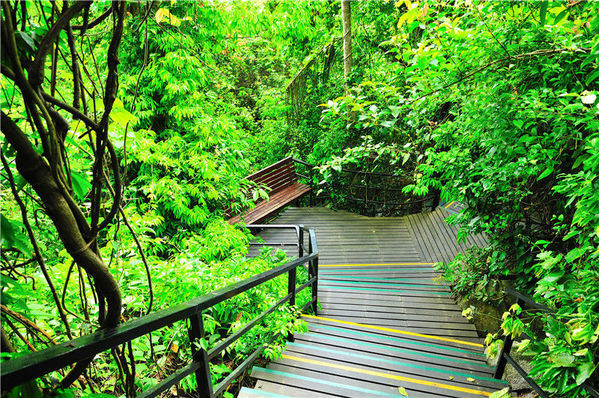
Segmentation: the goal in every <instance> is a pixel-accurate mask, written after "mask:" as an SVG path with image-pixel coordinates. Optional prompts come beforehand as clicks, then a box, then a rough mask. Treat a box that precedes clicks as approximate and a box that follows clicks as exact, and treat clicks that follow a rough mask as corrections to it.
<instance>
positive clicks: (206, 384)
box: [188, 312, 212, 398]
mask: <svg viewBox="0 0 599 398" xmlns="http://www.w3.org/2000/svg"><path fill="white" fill-rule="evenodd" d="M189 321H190V323H191V327H190V328H189V331H188V334H189V341H190V342H191V353H192V355H193V361H194V362H197V363H198V365H199V366H200V367H199V369H198V370H196V372H195V375H196V382H197V384H198V393H199V397H200V398H212V381H211V380H210V361H208V354H207V353H206V350H205V349H203V348H200V349H198V348H196V345H195V342H196V340H199V339H201V338H203V337H204V323H203V322H202V313H201V312H200V313H199V314H196V315H193V316H192V317H190V318H189Z"/></svg>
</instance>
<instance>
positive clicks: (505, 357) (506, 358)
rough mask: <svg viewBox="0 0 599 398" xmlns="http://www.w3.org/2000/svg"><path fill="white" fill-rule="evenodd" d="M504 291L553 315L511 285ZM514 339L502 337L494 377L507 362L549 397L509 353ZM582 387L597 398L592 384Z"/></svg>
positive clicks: (500, 375)
mask: <svg viewBox="0 0 599 398" xmlns="http://www.w3.org/2000/svg"><path fill="white" fill-rule="evenodd" d="M504 292H505V293H507V294H509V295H511V296H513V297H515V298H516V303H517V304H518V305H519V306H520V307H523V306H525V305H527V306H528V307H530V308H532V309H533V310H537V311H539V312H544V313H546V314H548V315H553V314H555V312H554V311H553V310H551V309H550V308H548V307H546V306H544V305H542V304H539V303H537V302H536V301H534V300H533V299H531V298H530V297H528V296H526V295H524V294H522V293H520V292H518V291H517V290H514V289H512V288H511V287H506V288H505V289H504ZM513 343H514V340H513V339H512V336H511V335H507V336H506V337H505V338H504V339H503V347H502V349H501V352H500V353H499V361H498V362H497V367H496V368H495V374H494V377H495V378H496V379H501V378H502V377H503V373H504V372H505V367H506V366H507V364H510V365H511V366H512V367H513V368H514V369H515V370H516V372H518V374H519V375H520V376H521V377H522V378H523V379H524V380H525V381H526V383H528V385H529V386H530V387H531V388H532V389H533V390H534V391H535V392H536V393H537V394H538V395H539V396H540V397H541V398H551V395H549V394H548V393H547V392H545V391H544V390H543V389H542V388H541V387H540V386H539V385H538V384H537V383H536V382H535V380H534V379H533V378H532V377H530V376H529V375H528V373H527V372H526V370H524V369H523V368H522V367H521V366H520V365H519V364H518V363H517V362H516V361H515V360H514V358H512V356H511V355H510V351H511V350H512V346H513ZM582 387H583V388H584V389H585V390H586V392H588V393H589V394H590V395H591V396H592V397H594V398H599V392H598V391H597V389H595V388H594V387H593V386H591V385H589V383H588V382H585V383H583V384H582Z"/></svg>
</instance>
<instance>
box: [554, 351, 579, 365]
mask: <svg viewBox="0 0 599 398" xmlns="http://www.w3.org/2000/svg"><path fill="white" fill-rule="evenodd" d="M550 358H551V360H552V362H553V363H554V364H555V365H557V366H559V367H565V368H569V367H572V366H574V360H575V359H576V358H575V357H574V355H572V354H569V353H567V352H559V353H555V354H552V355H551V356H550Z"/></svg>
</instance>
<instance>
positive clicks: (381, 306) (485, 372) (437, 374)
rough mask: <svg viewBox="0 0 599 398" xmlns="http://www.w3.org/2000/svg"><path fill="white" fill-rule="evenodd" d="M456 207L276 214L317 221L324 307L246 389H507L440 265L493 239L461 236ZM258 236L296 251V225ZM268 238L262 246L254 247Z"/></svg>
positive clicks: (314, 392)
mask: <svg viewBox="0 0 599 398" xmlns="http://www.w3.org/2000/svg"><path fill="white" fill-rule="evenodd" d="M449 214H450V210H449V209H444V208H442V207H441V208H438V209H437V210H435V211H433V212H427V213H421V214H417V215H411V216H407V217H393V218H392V217H389V218H370V217H363V216H360V215H356V214H353V213H349V212H344V211H332V210H329V209H325V208H288V209H287V210H286V211H284V212H283V213H282V214H281V215H280V217H278V218H277V219H276V220H274V221H272V222H273V223H277V224H303V225H305V226H307V227H312V228H315V230H316V238H317V240H318V245H319V250H320V267H319V284H318V296H319V300H320V304H321V306H322V307H321V309H320V310H319V312H318V314H317V315H316V316H314V315H309V314H306V315H305V316H303V319H304V320H305V321H306V322H307V323H308V328H309V332H308V333H306V334H296V335H295V341H294V342H290V343H288V344H287V347H286V350H285V352H284V353H283V356H282V358H280V359H279V360H277V361H275V362H272V363H270V364H269V365H268V366H267V367H266V368H261V367H254V368H253V370H252V376H253V377H255V378H256V379H257V380H258V381H257V384H256V387H255V388H254V389H247V388H245V389H243V390H242V392H241V393H240V395H239V396H240V397H332V396H335V397H370V396H372V397H376V396H385V397H387V396H390V397H402V396H405V395H404V394H408V396H409V397H410V398H413V397H475V396H479V397H480V396H489V395H490V394H491V393H492V392H493V391H496V390H499V389H502V388H504V387H506V385H505V383H504V382H502V381H498V380H494V379H492V373H493V369H492V368H491V367H489V366H488V365H487V364H486V361H485V356H484V354H483V351H484V347H483V344H482V339H481V338H480V337H479V336H478V334H477V332H476V330H475V328H474V326H473V325H472V324H471V323H470V322H469V321H468V320H467V319H465V318H464V317H463V316H462V315H461V310H460V309H459V307H458V306H457V305H456V304H455V302H454V300H453V298H452V296H451V292H450V289H449V286H448V285H447V283H445V282H444V281H443V280H442V279H441V278H440V275H439V273H438V272H437V271H435V269H434V268H433V265H434V263H436V262H439V261H450V260H451V259H453V258H454V257H455V256H456V254H457V253H459V252H463V251H464V250H466V249H467V248H469V247H471V246H473V245H477V246H484V245H486V239H485V238H484V236H473V237H468V238H467V239H466V240H464V241H463V242H460V243H458V242H457V241H456V234H457V228H455V227H451V226H448V225H447V223H446V222H445V218H446V217H447V216H449ZM260 237H261V238H262V239H263V240H264V241H265V242H268V243H269V244H270V246H272V247H275V248H277V249H280V250H284V251H286V252H287V253H288V255H289V256H292V257H293V256H297V254H298V252H297V244H296V243H297V237H296V235H295V233H294V231H292V230H264V231H262V233H260ZM259 250H260V246H257V245H254V246H252V247H251V249H250V255H256V254H257V253H258V252H259Z"/></svg>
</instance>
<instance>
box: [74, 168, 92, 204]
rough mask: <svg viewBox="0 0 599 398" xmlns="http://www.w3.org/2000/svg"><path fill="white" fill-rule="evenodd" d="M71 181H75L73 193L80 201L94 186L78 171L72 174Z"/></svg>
mask: <svg viewBox="0 0 599 398" xmlns="http://www.w3.org/2000/svg"><path fill="white" fill-rule="evenodd" d="M71 180H72V181H73V192H74V193H75V196H76V197H77V198H78V199H83V198H85V196H86V195H87V193H88V192H89V190H90V188H91V187H92V184H91V183H90V182H89V180H88V179H87V176H86V175H85V174H84V173H80V172H78V171H73V172H71Z"/></svg>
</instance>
